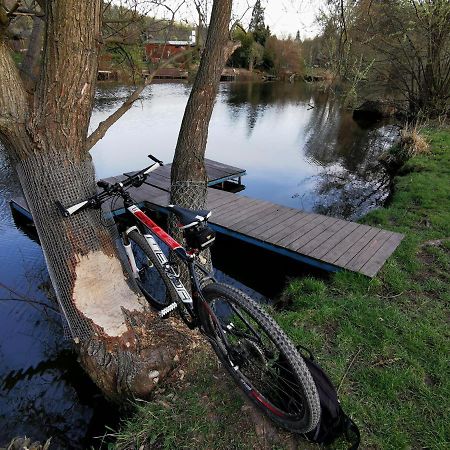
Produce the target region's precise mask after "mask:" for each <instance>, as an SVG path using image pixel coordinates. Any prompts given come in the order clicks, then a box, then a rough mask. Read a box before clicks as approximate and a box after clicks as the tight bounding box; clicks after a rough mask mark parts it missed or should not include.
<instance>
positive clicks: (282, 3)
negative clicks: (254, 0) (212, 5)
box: [234, 0, 322, 39]
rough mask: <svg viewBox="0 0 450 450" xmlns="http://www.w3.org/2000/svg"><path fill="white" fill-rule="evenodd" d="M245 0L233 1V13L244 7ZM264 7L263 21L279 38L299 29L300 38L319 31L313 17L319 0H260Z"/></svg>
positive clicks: (247, 20) (319, 2) (248, 16)
mask: <svg viewBox="0 0 450 450" xmlns="http://www.w3.org/2000/svg"><path fill="white" fill-rule="evenodd" d="M247 3H248V2H247V1H246V0H235V1H234V4H235V6H234V12H235V14H236V13H237V12H238V11H239V10H240V11H244V10H245V9H246V6H245V5H246V4H247ZM261 3H262V6H263V7H264V8H265V21H266V25H269V27H270V29H271V30H272V33H274V34H276V35H277V36H278V37H279V38H282V37H287V36H288V35H289V34H291V35H292V36H293V37H295V35H296V33H297V31H300V36H301V38H302V39H304V38H305V37H312V36H314V35H316V34H318V32H319V28H318V27H317V24H315V17H316V14H317V13H318V11H319V8H320V5H321V4H322V1H321V0H309V1H307V0H262V2H261ZM251 14H252V11H251V9H250V11H248V12H247V14H246V16H245V19H246V20H245V21H244V23H245V24H246V25H247V24H248V22H249V20H250V18H251Z"/></svg>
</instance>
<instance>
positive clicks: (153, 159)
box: [148, 155, 164, 166]
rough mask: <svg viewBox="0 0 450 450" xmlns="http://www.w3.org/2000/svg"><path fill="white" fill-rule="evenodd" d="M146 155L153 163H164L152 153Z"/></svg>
mask: <svg viewBox="0 0 450 450" xmlns="http://www.w3.org/2000/svg"><path fill="white" fill-rule="evenodd" d="M148 157H149V158H150V159H151V160H152V161H155V163H158V164H159V165H160V166H163V165H164V163H163V162H162V161H161V160H160V159H158V158H155V157H154V156H153V155H148Z"/></svg>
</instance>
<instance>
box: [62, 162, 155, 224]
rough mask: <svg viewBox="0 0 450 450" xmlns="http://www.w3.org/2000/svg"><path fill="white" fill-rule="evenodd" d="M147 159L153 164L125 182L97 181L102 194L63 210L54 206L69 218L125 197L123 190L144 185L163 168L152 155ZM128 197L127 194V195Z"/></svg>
mask: <svg viewBox="0 0 450 450" xmlns="http://www.w3.org/2000/svg"><path fill="white" fill-rule="evenodd" d="M148 157H149V158H150V159H151V160H152V161H154V162H155V164H152V165H150V166H148V167H145V168H144V169H142V170H140V171H139V172H137V173H135V174H134V175H131V176H129V177H128V178H127V179H126V180H124V181H121V182H118V183H114V184H111V183H108V182H107V181H105V180H99V181H97V186H98V187H99V188H101V189H103V191H102V192H99V193H98V194H96V195H93V196H92V197H90V198H88V199H86V200H83V201H81V202H79V203H77V204H75V205H72V206H70V207H68V208H65V207H64V206H63V205H62V204H61V202H56V205H57V207H58V209H59V210H60V212H61V214H62V215H63V216H64V217H69V216H71V215H73V214H76V213H78V212H80V211H82V210H83V209H89V208H91V209H95V208H100V206H101V205H102V203H104V202H105V201H107V200H108V199H109V198H111V197H112V196H113V195H116V194H119V195H122V196H125V195H126V194H127V193H126V192H125V188H127V187H130V186H134V187H139V186H141V185H142V183H144V181H145V180H146V179H147V176H148V175H149V174H150V173H151V172H153V171H154V170H156V169H158V168H159V167H161V166H163V165H164V163H163V162H162V161H160V160H159V159H157V158H155V157H154V156H153V155H148ZM127 195H128V197H129V194H127Z"/></svg>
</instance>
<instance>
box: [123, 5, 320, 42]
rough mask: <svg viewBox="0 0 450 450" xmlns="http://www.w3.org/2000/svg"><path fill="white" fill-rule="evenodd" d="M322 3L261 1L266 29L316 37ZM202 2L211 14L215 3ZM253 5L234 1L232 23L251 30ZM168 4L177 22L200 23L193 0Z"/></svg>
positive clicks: (161, 10) (158, 13)
mask: <svg viewBox="0 0 450 450" xmlns="http://www.w3.org/2000/svg"><path fill="white" fill-rule="evenodd" d="M128 1H130V0H128ZM131 1H133V0H131ZM134 1H136V0H134ZM323 1H324V0H261V4H262V6H263V7H264V8H265V22H266V25H268V26H269V27H270V29H271V31H272V33H273V34H276V35H277V36H278V37H279V38H283V37H288V36H289V35H291V36H292V37H295V35H296V33H297V31H300V36H301V38H302V39H304V38H306V37H313V36H315V35H317V34H318V33H319V28H318V26H317V24H316V23H315V17H316V14H317V13H318V11H319V8H320V6H321V5H322V3H323ZM121 2H122V3H125V2H126V0H115V3H116V4H117V3H121ZM202 2H203V3H204V4H208V9H209V11H208V14H210V13H211V5H212V0H202ZM254 2H255V0H233V21H234V20H239V21H240V22H241V23H242V24H243V25H244V26H245V27H246V26H248V24H249V22H250V19H251V15H252V10H253V5H254ZM143 3H145V1H144V2H143ZM165 3H166V4H167V5H169V6H170V7H171V8H172V9H174V10H177V11H178V12H177V15H176V20H179V21H187V22H189V23H195V22H196V21H197V13H196V10H195V8H194V7H193V2H192V1H191V0H187V1H185V0H166V1H165ZM180 5H182V6H180ZM178 8H179V9H178ZM155 13H156V14H155ZM153 14H155V15H156V16H157V17H161V18H162V17H165V18H167V17H168V16H171V14H170V13H169V12H168V11H167V10H166V9H164V8H161V7H160V8H158V9H156V10H152V15H153Z"/></svg>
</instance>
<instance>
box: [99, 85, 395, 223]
mask: <svg viewBox="0 0 450 450" xmlns="http://www.w3.org/2000/svg"><path fill="white" fill-rule="evenodd" d="M114 89H117V90H116V91H115V90H114ZM189 89H190V87H189V85H187V84H156V85H151V86H150V87H148V88H147V89H146V91H145V96H144V98H143V100H142V101H141V102H140V103H139V104H137V105H135V106H134V107H133V108H132V110H131V111H130V112H129V113H127V115H125V116H124V117H123V118H122V120H121V121H119V122H118V123H116V124H115V125H114V127H113V128H112V130H111V132H110V133H109V134H108V135H107V136H106V137H105V138H104V139H103V140H102V141H100V142H99V143H98V144H97V145H96V146H95V147H94V149H93V150H92V155H93V158H94V163H95V166H96V169H97V173H98V175H99V176H100V177H105V176H111V175H116V174H118V173H121V172H123V171H126V170H132V169H135V168H137V167H141V166H144V165H145V164H146V162H147V161H146V155H147V154H148V153H149V152H152V153H154V154H156V155H159V156H160V157H161V159H164V160H165V161H171V160H172V158H173V152H174V148H175V145H176V139H177V134H178V130H179V127H180V124H181V120H182V117H183V112H184V107H185V104H186V102H187V99H188V95H189ZM125 92H128V91H127V88H123V87H120V86H119V87H117V88H114V87H109V88H105V90H102V89H100V90H99V92H98V96H99V98H101V99H102V100H101V101H100V104H99V106H98V108H96V110H95V111H94V114H93V117H92V125H91V126H92V128H93V127H94V126H95V125H96V124H97V123H98V122H99V121H101V120H103V119H104V118H105V117H106V116H107V114H109V113H110V112H111V111H112V110H113V108H114V107H117V105H118V104H119V102H118V101H116V100H114V93H116V94H117V95H118V96H119V97H121V98H122V97H123V96H124V94H125ZM111 97H112V98H111ZM394 137H395V133H394V130H393V129H392V128H391V127H381V128H372V129H370V128H369V129H367V128H362V127H360V126H359V125H358V124H357V123H356V122H355V121H354V120H353V119H352V115H351V112H350V111H346V110H345V109H344V108H343V107H342V105H341V104H340V103H339V101H338V100H336V99H335V98H333V97H331V96H330V95H329V94H326V93H324V92H320V91H318V90H316V89H314V88H313V87H312V86H310V85H307V84H305V83H295V84H289V83H272V82H270V83H223V84H221V86H220V91H219V95H218V99H217V102H216V105H215V109H214V113H213V116H212V120H211V125H210V130H209V139H208V146H207V156H208V157H209V158H211V159H216V160H219V161H222V162H225V163H229V164H232V165H234V166H239V167H242V168H244V169H246V170H247V174H248V175H247V177H246V178H245V180H244V182H245V185H246V187H247V189H246V192H245V195H248V196H250V197H254V198H260V199H264V200H271V201H273V202H275V203H280V204H283V205H286V206H291V207H296V208H300V209H304V210H306V211H316V212H321V213H324V214H330V215H333V216H337V217H343V218H350V219H356V218H359V217H361V216H362V215H363V214H365V213H366V212H368V211H369V210H370V209H372V208H374V207H376V206H378V205H379V204H380V202H382V201H383V199H385V197H386V196H387V193H388V188H387V186H386V185H385V183H384V182H383V180H384V178H385V173H384V172H383V168H382V167H381V166H380V165H379V164H378V161H377V158H378V156H379V154H380V152H381V151H383V149H384V148H385V147H386V146H387V145H390V143H391V142H392V140H393V139H394ZM339 180H341V182H340V181H339ZM349 187H351V188H349ZM371 193H373V195H371Z"/></svg>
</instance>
